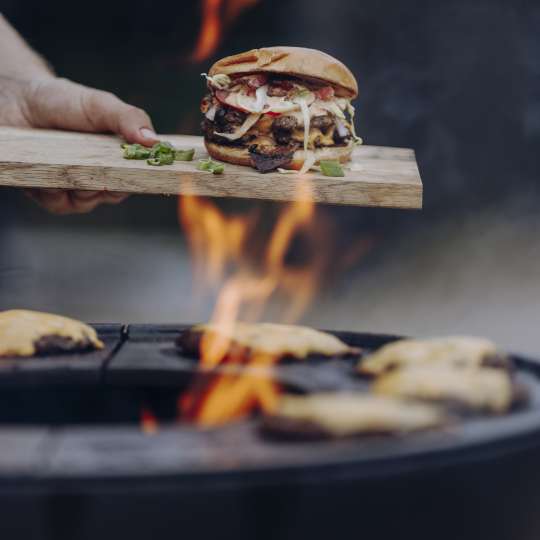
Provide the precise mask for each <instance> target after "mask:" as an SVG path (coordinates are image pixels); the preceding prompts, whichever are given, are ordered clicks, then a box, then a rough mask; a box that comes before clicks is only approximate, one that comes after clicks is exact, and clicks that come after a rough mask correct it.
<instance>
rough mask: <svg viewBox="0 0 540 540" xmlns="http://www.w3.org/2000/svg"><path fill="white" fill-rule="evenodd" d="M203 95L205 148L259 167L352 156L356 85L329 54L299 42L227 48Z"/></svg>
mask: <svg viewBox="0 0 540 540" xmlns="http://www.w3.org/2000/svg"><path fill="white" fill-rule="evenodd" d="M203 75H204V76H205V77H206V79H207V83H208V94H207V95H206V96H205V97H204V98H203V100H202V103H201V112H202V113H203V114H204V121H203V124H202V128H203V131H204V140H205V145H206V148H207V150H208V153H209V154H210V156H212V157H213V158H215V159H218V160H221V161H227V162H229V163H235V164H237V165H246V166H251V167H254V168H255V169H257V170H258V171H260V172H269V171H272V170H275V169H300V170H301V171H302V172H305V171H307V170H308V169H309V168H310V167H312V166H313V165H314V164H316V163H318V162H319V160H337V161H340V162H346V161H349V160H350V156H351V152H352V148H353V146H354V144H355V143H359V142H361V140H360V139H359V138H358V137H357V136H356V133H355V130H354V108H353V106H352V105H351V100H352V99H354V98H355V97H356V96H357V95H358V85H357V82H356V79H355V78H354V76H353V74H352V73H351V72H350V71H349V69H348V68H347V67H346V66H345V65H344V64H342V63H341V62H340V61H339V60H336V59H335V58H333V57H332V56H330V55H328V54H326V53H323V52H321V51H316V50H314V49H304V48H301V47H268V48H264V49H253V50H251V51H248V52H244V53H241V54H236V55H234V56H228V57H227V58H223V59H222V60H219V61H218V62H216V63H215V64H214V65H213V66H212V67H211V68H210V71H209V73H208V74H203Z"/></svg>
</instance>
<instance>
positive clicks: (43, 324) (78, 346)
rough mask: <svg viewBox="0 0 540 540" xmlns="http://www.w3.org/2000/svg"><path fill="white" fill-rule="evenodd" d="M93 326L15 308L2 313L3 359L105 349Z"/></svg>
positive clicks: (0, 343)
mask: <svg viewBox="0 0 540 540" xmlns="http://www.w3.org/2000/svg"><path fill="white" fill-rule="evenodd" d="M103 347H104V344H103V342H102V341H101V340H100V339H99V338H98V336H97V333H96V331H95V330H94V329H93V328H91V327H90V326H88V325H86V324H84V323H82V322H79V321H76V320H74V319H69V318H67V317H61V316H59V315H52V314H49V313H40V312H37V311H28V310H22V309H15V310H10V311H3V312H0V357H11V356H34V355H40V354H52V353H58V352H79V351H87V350H92V349H102V348H103Z"/></svg>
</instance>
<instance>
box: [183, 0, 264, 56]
mask: <svg viewBox="0 0 540 540" xmlns="http://www.w3.org/2000/svg"><path fill="white" fill-rule="evenodd" d="M257 2H258V0H202V19H201V29H200V31H199V36H198V38H197V44H196V45H195V50H194V51H193V53H192V55H191V59H192V60H193V61H194V62H202V61H204V60H206V59H207V58H210V57H211V56H212V55H213V54H214V53H215V52H216V50H217V48H218V46H219V44H220V43H221V40H222V38H223V33H224V32H225V31H226V29H227V28H228V27H229V26H230V25H231V24H232V23H233V22H234V21H235V20H236V19H237V18H238V16H239V15H240V14H241V13H242V12H243V11H244V10H246V9H248V8H250V7H253V6H254V5H255V4H257Z"/></svg>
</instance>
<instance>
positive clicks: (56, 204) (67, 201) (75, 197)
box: [25, 189, 129, 215]
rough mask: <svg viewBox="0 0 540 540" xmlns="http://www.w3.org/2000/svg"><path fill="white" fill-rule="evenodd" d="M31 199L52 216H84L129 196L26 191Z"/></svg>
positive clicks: (120, 194)
mask: <svg viewBox="0 0 540 540" xmlns="http://www.w3.org/2000/svg"><path fill="white" fill-rule="evenodd" d="M25 193H26V195H28V196H29V197H30V198H31V199H33V200H34V201H35V202H37V203H38V204H39V205H40V206H42V207H43V208H45V209H46V210H47V211H49V212H51V213H52V214H57V215H66V214H86V213H88V212H91V211H92V210H94V209H95V208H96V207H97V206H99V205H100V204H119V203H121V202H122V201H124V200H125V199H126V198H127V197H128V196H129V195H128V194H127V193H113V192H108V191H82V190H77V191H66V190H61V189H28V190H26V191H25Z"/></svg>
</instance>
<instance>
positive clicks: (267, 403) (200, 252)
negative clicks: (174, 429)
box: [179, 176, 325, 426]
mask: <svg viewBox="0 0 540 540" xmlns="http://www.w3.org/2000/svg"><path fill="white" fill-rule="evenodd" d="M179 218H180V221H181V223H182V225H183V227H184V230H185V232H186V234H187V237H188V240H189V244H190V247H191V249H192V253H193V261H194V273H195V275H196V276H197V278H198V279H200V278H201V277H203V278H204V279H206V280H208V283H207V285H209V286H215V285H216V284H217V283H218V282H219V283H222V285H221V288H220V289H219V290H218V293H217V300H216V302H215V308H214V311H213V315H212V317H211V321H210V322H211V323H212V324H213V325H215V327H216V328H218V329H219V331H218V332H206V333H205V334H204V335H203V336H202V339H201V343H200V362H201V367H202V369H203V370H204V371H206V372H209V371H211V370H215V369H216V368H219V371H220V375H219V376H218V375H216V376H215V377H209V376H208V374H204V375H203V378H204V382H202V383H201V381H197V382H196V383H195V385H194V386H193V388H191V389H190V391H189V392H188V393H187V394H185V395H184V396H183V397H182V398H181V400H180V408H181V411H182V416H183V417H184V418H188V419H190V420H192V421H195V422H196V423H199V424H200V425H205V426H211V425H217V424H222V423H224V422H228V421H230V420H233V419H236V418H239V417H242V416H244V415H246V414H248V413H249V412H251V411H253V410H264V411H270V410H272V409H273V408H274V406H275V405H276V403H277V398H278V395H279V388H278V386H277V385H276V384H275V383H274V382H273V380H272V377H271V366H272V365H274V364H275V363H276V362H277V361H278V360H279V358H275V357H272V356H269V355H265V354H254V353H251V354H250V355H249V357H247V358H246V357H245V355H244V356H243V357H240V358H234V357H231V355H230V354H229V352H230V350H231V337H230V336H231V335H232V333H233V331H234V327H235V324H236V322H237V321H244V322H246V321H247V322H255V321H260V320H266V319H268V318H272V319H274V320H275V319H277V320H279V321H280V322H286V323H294V322H296V321H297V320H298V319H299V318H300V317H301V316H302V314H303V313H304V312H305V310H306V309H307V307H308V306H309V304H310V302H311V301H312V299H313V297H314V295H315V293H316V291H317V290H318V288H319V284H320V282H321V279H322V276H323V273H324V268H325V265H324V260H325V257H324V256H323V255H324V252H323V250H321V249H320V240H321V238H320V232H321V231H320V230H319V229H318V228H317V227H315V226H314V225H315V219H314V218H315V207H314V203H313V198H312V193H311V184H310V182H309V179H308V177H307V176H302V177H298V180H297V194H296V199H295V201H294V202H292V203H290V204H289V205H287V206H285V208H284V209H283V211H282V212H281V213H280V215H279V216H278V218H277V220H276V222H275V225H274V227H273V229H272V231H271V232H270V234H269V237H268V240H267V241H266V243H265V247H264V250H263V252H262V255H259V256H257V257H250V256H248V253H249V250H248V248H249V244H250V242H251V243H252V242H255V243H257V242H259V243H260V239H258V238H256V236H255V232H256V230H257V227H256V225H257V215H256V214H254V213H251V214H248V215H247V216H225V215H224V214H223V213H221V212H220V210H219V209H218V208H217V207H216V206H215V205H214V204H213V203H211V202H210V201H208V200H203V199H200V198H199V197H197V196H195V195H187V196H182V197H181V198H180V199H179ZM299 236H301V237H302V241H303V244H305V245H307V247H308V249H307V254H306V256H305V258H304V260H302V261H301V263H300V264H298V263H297V264H293V263H290V262H289V261H288V259H287V257H288V255H289V253H290V251H291V246H292V244H293V242H294V241H295V240H296V239H297V238H298V237H299ZM254 258H255V259H257V260H253V259H254ZM239 363H241V364H242V367H243V368H244V369H243V370H242V374H241V375H240V374H239V370H238V369H236V370H230V369H229V368H231V367H233V366H234V365H236V367H237V368H238V364H239Z"/></svg>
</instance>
